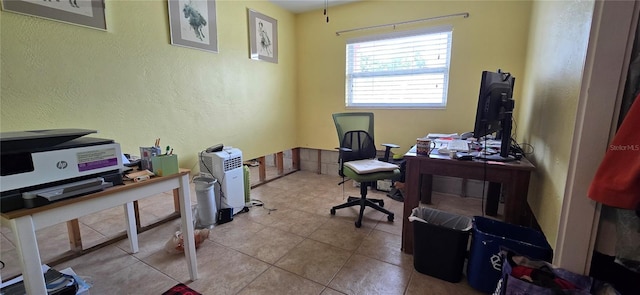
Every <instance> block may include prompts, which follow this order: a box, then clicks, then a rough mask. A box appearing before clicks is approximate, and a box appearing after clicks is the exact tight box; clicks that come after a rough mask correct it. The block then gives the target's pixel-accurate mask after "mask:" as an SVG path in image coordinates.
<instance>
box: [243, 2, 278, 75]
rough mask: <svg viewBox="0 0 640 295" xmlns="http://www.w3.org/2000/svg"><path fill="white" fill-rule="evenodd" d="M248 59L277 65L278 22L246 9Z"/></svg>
mask: <svg viewBox="0 0 640 295" xmlns="http://www.w3.org/2000/svg"><path fill="white" fill-rule="evenodd" d="M248 12H249V13H248V14H249V48H250V58H251V59H254V60H262V61H268V62H272V63H278V21H277V20H276V19H274V18H272V17H269V16H266V15H264V14H262V13H259V12H257V11H254V10H251V9H248Z"/></svg>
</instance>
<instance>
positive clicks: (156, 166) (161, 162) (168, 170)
mask: <svg viewBox="0 0 640 295" xmlns="http://www.w3.org/2000/svg"><path fill="white" fill-rule="evenodd" d="M151 166H152V167H153V173H155V174H156V175H157V176H167V175H171V174H176V173H178V155H160V156H155V157H152V158H151Z"/></svg>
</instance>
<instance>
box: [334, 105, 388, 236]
mask: <svg viewBox="0 0 640 295" xmlns="http://www.w3.org/2000/svg"><path fill="white" fill-rule="evenodd" d="M333 122H334V123H335V124H336V130H337V131H338V138H339V140H340V147H339V148H338V150H339V151H340V155H339V163H340V170H339V172H338V173H339V174H340V176H342V177H343V181H342V182H341V183H340V184H343V183H344V182H345V181H346V180H344V178H345V177H347V178H350V179H352V180H354V181H357V182H360V197H359V198H356V197H349V198H348V200H347V203H344V204H342V205H338V206H335V207H333V208H331V215H335V214H336V210H337V209H342V208H347V207H352V206H360V214H359V215H358V220H357V221H356V227H361V226H362V216H363V214H364V208H365V207H367V206H368V207H371V208H373V209H376V210H378V211H380V212H383V213H384V214H387V220H389V221H393V213H392V212H390V211H388V210H386V209H384V208H382V207H384V201H383V200H379V199H367V187H369V186H371V187H373V186H374V185H375V184H376V182H377V181H378V180H383V179H397V178H398V177H399V176H400V169H399V168H398V166H397V165H394V164H391V163H388V162H385V161H388V159H389V154H390V151H391V149H392V148H397V147H399V146H398V145H395V144H383V146H385V147H386V149H385V156H384V158H383V160H384V161H380V160H378V159H376V155H377V151H376V146H375V144H374V140H373V113H337V114H333Z"/></svg>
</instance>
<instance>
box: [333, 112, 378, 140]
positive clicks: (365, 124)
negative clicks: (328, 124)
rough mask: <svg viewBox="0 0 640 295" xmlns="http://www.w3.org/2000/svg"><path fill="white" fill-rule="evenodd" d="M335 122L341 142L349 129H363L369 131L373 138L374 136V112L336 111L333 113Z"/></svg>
mask: <svg viewBox="0 0 640 295" xmlns="http://www.w3.org/2000/svg"><path fill="white" fill-rule="evenodd" d="M333 122H334V123H335V124H336V131H338V140H339V142H340V143H342V139H343V138H344V135H345V134H346V133H347V131H355V130H363V131H366V132H367V133H369V136H371V139H373V138H374V136H373V113H364V112H358V113H336V114H333Z"/></svg>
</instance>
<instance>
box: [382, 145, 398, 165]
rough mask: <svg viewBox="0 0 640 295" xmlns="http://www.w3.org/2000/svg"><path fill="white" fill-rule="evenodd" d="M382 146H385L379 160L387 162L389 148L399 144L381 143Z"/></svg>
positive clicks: (396, 146)
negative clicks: (381, 157)
mask: <svg viewBox="0 0 640 295" xmlns="http://www.w3.org/2000/svg"><path fill="white" fill-rule="evenodd" d="M382 146H384V147H385V150H384V158H383V159H379V160H380V161H384V162H389V155H390V154H391V149H394V148H399V147H400V146H399V145H397V144H393V143H383V144H382Z"/></svg>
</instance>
